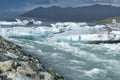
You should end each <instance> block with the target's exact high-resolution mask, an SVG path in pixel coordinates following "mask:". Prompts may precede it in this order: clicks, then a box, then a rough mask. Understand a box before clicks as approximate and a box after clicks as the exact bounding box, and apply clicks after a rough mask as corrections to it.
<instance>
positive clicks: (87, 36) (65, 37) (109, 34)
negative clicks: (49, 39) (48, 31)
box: [53, 25, 120, 43]
mask: <svg viewBox="0 0 120 80" xmlns="http://www.w3.org/2000/svg"><path fill="white" fill-rule="evenodd" d="M53 39H54V40H55V41H57V42H80V43H113V42H115V43H116V42H120V29H119V30H114V29H111V28H110V27H106V26H105V25H96V26H94V27H89V26H86V27H78V28H76V29H72V30H70V31H66V32H64V33H61V34H56V35H55V36H54V38H53Z"/></svg>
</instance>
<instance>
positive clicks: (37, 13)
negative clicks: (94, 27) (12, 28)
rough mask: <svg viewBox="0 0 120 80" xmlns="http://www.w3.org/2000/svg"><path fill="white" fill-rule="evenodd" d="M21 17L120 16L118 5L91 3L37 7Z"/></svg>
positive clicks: (83, 18)
mask: <svg viewBox="0 0 120 80" xmlns="http://www.w3.org/2000/svg"><path fill="white" fill-rule="evenodd" d="M20 16H21V17H32V18H40V19H41V20H43V19H44V20H49V21H75V22H79V21H86V22H92V21H98V20H102V19H106V18H110V17H116V16H120V7H113V6H110V5H93V6H85V7H76V8H72V7H66V8H62V7H57V6H53V7H48V8H43V7H38V8H35V9H33V10H30V11H28V12H26V13H24V14H22V15H20Z"/></svg>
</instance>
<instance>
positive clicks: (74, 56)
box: [16, 39, 120, 80]
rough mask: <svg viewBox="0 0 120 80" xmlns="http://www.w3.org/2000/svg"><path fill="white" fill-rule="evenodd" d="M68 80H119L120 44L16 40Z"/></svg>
mask: <svg viewBox="0 0 120 80" xmlns="http://www.w3.org/2000/svg"><path fill="white" fill-rule="evenodd" d="M16 42H17V43H19V44H21V45H22V46H23V44H24V46H23V47H24V48H25V49H26V50H29V51H31V52H33V53H34V55H37V56H39V58H40V59H41V61H42V63H43V64H44V65H45V66H46V67H47V68H48V67H52V68H54V69H55V70H56V71H57V72H59V73H60V74H61V75H63V76H64V78H65V80H120V53H119V52H120V44H80V43H55V42H40V41H35V40H25V39H22V40H17V41H16Z"/></svg>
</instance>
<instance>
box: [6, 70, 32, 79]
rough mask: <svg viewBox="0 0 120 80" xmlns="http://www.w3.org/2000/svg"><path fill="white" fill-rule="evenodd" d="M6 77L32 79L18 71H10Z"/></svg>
mask: <svg viewBox="0 0 120 80" xmlns="http://www.w3.org/2000/svg"><path fill="white" fill-rule="evenodd" d="M7 78H10V79H12V80H34V79H33V78H31V77H28V76H26V75H24V74H21V73H19V72H16V73H13V72H11V73H9V74H8V76H7Z"/></svg>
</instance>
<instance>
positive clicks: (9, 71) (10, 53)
mask: <svg viewBox="0 0 120 80" xmlns="http://www.w3.org/2000/svg"><path fill="white" fill-rule="evenodd" d="M0 80H63V77H62V76H61V75H60V74H59V73H57V72H56V71H55V70H53V69H52V68H49V69H48V70H46V69H45V67H44V65H43V64H42V63H41V61H40V60H39V59H38V58H34V57H33V56H32V55H31V54H29V53H27V51H24V49H22V47H20V46H19V45H16V44H14V43H13V42H10V41H7V40H5V39H4V38H2V37H1V36H0Z"/></svg>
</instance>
